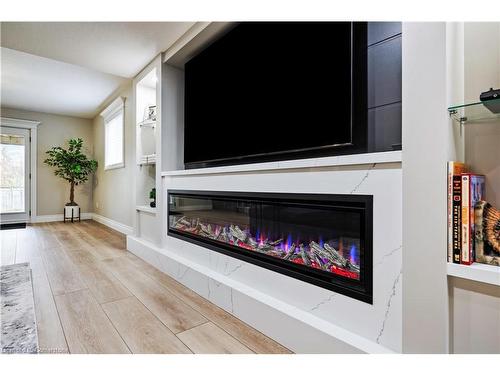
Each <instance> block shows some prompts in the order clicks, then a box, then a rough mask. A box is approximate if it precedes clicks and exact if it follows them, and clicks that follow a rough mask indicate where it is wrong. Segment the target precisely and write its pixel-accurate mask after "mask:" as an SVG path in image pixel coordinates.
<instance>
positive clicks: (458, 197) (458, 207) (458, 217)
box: [451, 174, 462, 263]
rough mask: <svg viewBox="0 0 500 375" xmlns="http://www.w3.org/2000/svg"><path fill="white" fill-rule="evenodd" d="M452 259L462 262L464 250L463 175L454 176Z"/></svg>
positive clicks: (455, 261) (454, 261)
mask: <svg viewBox="0 0 500 375" xmlns="http://www.w3.org/2000/svg"><path fill="white" fill-rule="evenodd" d="M451 214H452V244H453V247H452V254H453V257H452V260H453V263H460V256H461V252H462V175H459V174H458V175H454V176H453V187H452V212H451Z"/></svg>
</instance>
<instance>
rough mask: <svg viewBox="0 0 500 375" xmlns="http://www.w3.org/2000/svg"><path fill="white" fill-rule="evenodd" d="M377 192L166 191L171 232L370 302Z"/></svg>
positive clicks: (196, 242)
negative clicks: (374, 200)
mask: <svg viewBox="0 0 500 375" xmlns="http://www.w3.org/2000/svg"><path fill="white" fill-rule="evenodd" d="M372 201H373V199H372V196H371V195H370V196H369V195H339V194H282V193H247V192H211V191H178V190H169V191H168V203H169V204H168V234H169V235H170V236H173V237H177V238H181V239H183V240H186V241H189V242H192V243H195V244H197V245H201V246H204V247H206V248H208V249H211V250H215V251H218V252H220V253H223V254H226V255H229V256H232V257H236V258H239V259H242V260H244V261H247V262H250V263H253V264H256V265H259V266H262V267H265V268H268V269H271V270H273V271H276V272H280V273H282V274H285V275H288V276H291V277H295V278H297V279H300V280H303V281H305V282H309V283H311V284H315V285H318V286H321V287H323V288H326V289H330V290H333V291H336V292H339V293H342V294H345V295H347V296H350V297H353V298H356V299H359V300H361V301H365V302H368V303H372V217H373V215H372V205H373V204H372Z"/></svg>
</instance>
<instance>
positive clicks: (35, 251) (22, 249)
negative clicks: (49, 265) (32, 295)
mask: <svg viewBox="0 0 500 375" xmlns="http://www.w3.org/2000/svg"><path fill="white" fill-rule="evenodd" d="M24 262H28V263H29V264H30V268H31V274H32V276H33V278H36V277H39V276H46V274H45V268H44V266H43V261H42V254H41V252H40V244H39V243H38V241H37V237H36V234H35V230H34V228H33V226H31V225H28V226H27V227H26V229H23V230H20V231H19V233H18V234H17V247H16V263H24Z"/></svg>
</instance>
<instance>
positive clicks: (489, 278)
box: [447, 263, 500, 286]
mask: <svg viewBox="0 0 500 375" xmlns="http://www.w3.org/2000/svg"><path fill="white" fill-rule="evenodd" d="M447 272H448V275H449V276H454V277H460V278H462V279H467V280H474V281H479V282H482V283H486V284H492V285H496V286H500V267H497V266H491V265H488V264H482V263H473V264H472V265H470V266H466V265H462V264H456V263H448V271H447Z"/></svg>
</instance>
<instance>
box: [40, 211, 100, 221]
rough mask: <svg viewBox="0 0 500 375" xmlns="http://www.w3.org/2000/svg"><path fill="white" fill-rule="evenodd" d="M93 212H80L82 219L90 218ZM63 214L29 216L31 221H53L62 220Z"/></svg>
mask: <svg viewBox="0 0 500 375" xmlns="http://www.w3.org/2000/svg"><path fill="white" fill-rule="evenodd" d="M92 216H93V213H92V212H82V220H90V219H92ZM63 220H64V216H63V214H57V215H38V216H35V217H34V218H31V222H32V223H49V222H53V221H63Z"/></svg>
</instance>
